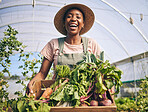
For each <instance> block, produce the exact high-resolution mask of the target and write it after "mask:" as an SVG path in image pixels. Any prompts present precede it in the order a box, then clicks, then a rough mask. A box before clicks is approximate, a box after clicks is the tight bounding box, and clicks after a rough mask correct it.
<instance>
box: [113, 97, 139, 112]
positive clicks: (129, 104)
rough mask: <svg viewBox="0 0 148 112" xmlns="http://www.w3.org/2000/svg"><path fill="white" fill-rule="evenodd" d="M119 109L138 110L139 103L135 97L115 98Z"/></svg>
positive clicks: (129, 111)
mask: <svg viewBox="0 0 148 112" xmlns="http://www.w3.org/2000/svg"><path fill="white" fill-rule="evenodd" d="M115 103H116V106H117V111H128V112H131V111H136V110H137V105H136V102H135V101H134V100H133V99H130V98H127V97H125V98H118V99H116V100H115Z"/></svg>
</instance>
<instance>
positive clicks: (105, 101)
mask: <svg viewBox="0 0 148 112" xmlns="http://www.w3.org/2000/svg"><path fill="white" fill-rule="evenodd" d="M111 104H112V101H111V100H109V99H105V100H102V101H99V105H100V106H110V105H111Z"/></svg>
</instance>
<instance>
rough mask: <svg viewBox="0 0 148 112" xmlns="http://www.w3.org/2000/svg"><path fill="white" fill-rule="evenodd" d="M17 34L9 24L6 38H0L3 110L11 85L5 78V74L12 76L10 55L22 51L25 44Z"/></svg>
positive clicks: (0, 84) (0, 82)
mask: <svg viewBox="0 0 148 112" xmlns="http://www.w3.org/2000/svg"><path fill="white" fill-rule="evenodd" d="M16 34H18V32H17V31H16V30H15V29H13V28H12V27H11V26H8V29H7V30H6V32H4V38H3V39H1V40H0V66H1V68H2V69H1V70H0V111H3V106H5V105H7V100H8V99H9V98H8V94H9V93H8V92H7V91H6V89H5V88H7V87H8V86H9V85H8V84H7V81H5V80H4V75H5V74H8V75H9V76H11V74H10V72H9V67H10V65H11V60H10V58H9V57H10V56H11V55H12V54H13V53H14V52H19V53H22V52H23V49H24V48H25V46H23V45H22V43H21V42H19V41H18V40H17V38H16Z"/></svg>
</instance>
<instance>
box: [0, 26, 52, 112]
mask: <svg viewBox="0 0 148 112" xmlns="http://www.w3.org/2000/svg"><path fill="white" fill-rule="evenodd" d="M4 34H5V37H4V38H3V39H2V40H1V41H0V66H1V68H3V69H2V70H1V71H0V111H2V112H3V111H9V110H12V111H14V112H23V111H32V112H36V111H39V112H41V111H42V112H47V111H48V112H49V109H50V107H49V106H48V104H47V103H46V104H44V103H42V102H41V101H37V100H34V99H33V97H31V98H30V97H28V96H27V95H25V96H24V95H23V91H25V90H26V84H25V83H24V81H29V80H31V79H32V78H33V77H34V76H35V74H36V73H37V71H36V69H38V66H37V64H40V63H41V61H42V57H41V56H40V55H38V56H39V59H33V60H30V59H29V57H30V56H31V55H32V53H24V48H25V47H26V46H23V45H22V43H21V42H19V41H18V40H17V38H16V34H18V32H17V31H16V30H15V29H13V28H12V27H11V26H8V29H7V30H6V32H4ZM14 53H20V58H19V61H22V62H24V63H23V65H21V66H19V69H22V75H23V77H24V78H25V80H21V79H19V80H18V81H17V82H16V83H20V84H21V85H23V86H24V88H23V91H16V92H15V94H16V95H18V96H19V97H18V98H17V99H9V97H8V94H9V93H8V92H7V90H6V89H5V88H7V87H8V86H9V85H8V84H7V83H8V82H7V81H5V80H4V76H5V74H6V73H7V74H8V76H9V77H11V76H12V78H13V77H14V78H15V77H17V76H16V75H14V76H13V75H11V74H10V72H9V67H10V65H11V60H10V59H9V57H10V56H11V55H12V54H14ZM29 72H31V73H32V75H31V77H29V76H28V73H29ZM17 78H20V77H17ZM43 109H44V110H43Z"/></svg>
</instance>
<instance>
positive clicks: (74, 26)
mask: <svg viewBox="0 0 148 112" xmlns="http://www.w3.org/2000/svg"><path fill="white" fill-rule="evenodd" d="M69 26H70V28H76V27H78V25H77V24H70V25H69Z"/></svg>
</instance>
